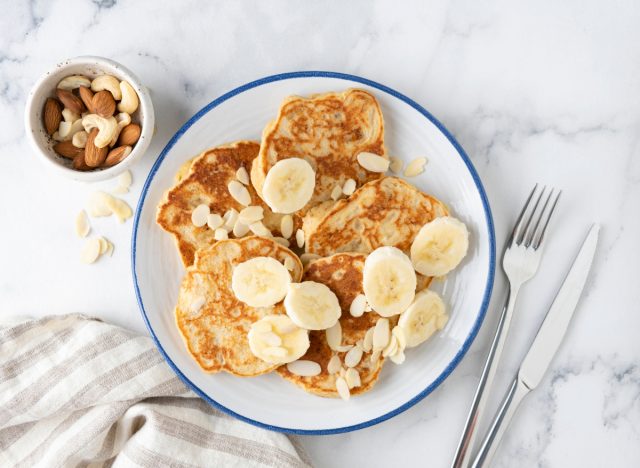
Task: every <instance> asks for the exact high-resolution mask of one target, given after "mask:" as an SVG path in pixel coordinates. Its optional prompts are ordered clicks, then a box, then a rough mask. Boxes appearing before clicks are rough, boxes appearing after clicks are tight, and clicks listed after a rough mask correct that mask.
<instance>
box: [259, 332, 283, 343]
mask: <svg viewBox="0 0 640 468" xmlns="http://www.w3.org/2000/svg"><path fill="white" fill-rule="evenodd" d="M260 338H261V339H262V341H264V342H265V343H266V344H268V345H269V346H280V345H281V344H282V338H280V337H279V336H278V335H277V334H275V333H273V332H272V331H266V332H262V333H261V334H260Z"/></svg>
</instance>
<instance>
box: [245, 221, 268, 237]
mask: <svg viewBox="0 0 640 468" xmlns="http://www.w3.org/2000/svg"><path fill="white" fill-rule="evenodd" d="M249 229H250V230H251V232H253V233H254V234H255V235H256V236H261V237H272V236H271V231H269V230H268V229H267V227H266V226H265V225H264V224H262V221H257V222H255V223H251V224H249Z"/></svg>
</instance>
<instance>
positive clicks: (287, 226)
mask: <svg viewBox="0 0 640 468" xmlns="http://www.w3.org/2000/svg"><path fill="white" fill-rule="evenodd" d="M280 234H282V237H284V238H285V239H289V238H290V237H291V235H292V234H293V218H292V217H291V215H284V216H283V217H282V220H281V221H280Z"/></svg>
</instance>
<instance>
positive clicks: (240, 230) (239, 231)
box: [233, 221, 249, 237]
mask: <svg viewBox="0 0 640 468" xmlns="http://www.w3.org/2000/svg"><path fill="white" fill-rule="evenodd" d="M248 232H249V225H248V224H244V223H242V222H240V221H236V224H234V225H233V235H234V236H236V237H243V236H246V235H247V233H248Z"/></svg>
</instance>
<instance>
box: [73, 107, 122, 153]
mask: <svg viewBox="0 0 640 468" xmlns="http://www.w3.org/2000/svg"><path fill="white" fill-rule="evenodd" d="M81 122H82V125H83V127H84V130H85V131H86V132H87V133H89V132H91V130H92V129H94V128H97V129H98V135H97V136H96V138H95V140H93V144H94V145H96V147H97V148H104V147H105V146H107V145H109V142H111V139H112V138H113V135H114V134H115V133H116V131H117V130H118V122H117V121H116V118H115V117H109V118H108V119H105V118H104V117H100V116H99V115H98V114H89V115H87V116H86V117H84V118H83V119H82V120H81Z"/></svg>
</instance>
